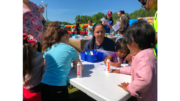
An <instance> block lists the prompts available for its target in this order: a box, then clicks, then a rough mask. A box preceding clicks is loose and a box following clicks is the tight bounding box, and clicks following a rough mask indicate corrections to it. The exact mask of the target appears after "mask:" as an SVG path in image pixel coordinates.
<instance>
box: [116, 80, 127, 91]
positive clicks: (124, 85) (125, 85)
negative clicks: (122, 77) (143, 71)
mask: <svg viewBox="0 0 180 101" xmlns="http://www.w3.org/2000/svg"><path fill="white" fill-rule="evenodd" d="M128 85H129V83H125V82H123V83H121V85H118V86H119V87H121V88H122V89H124V90H125V91H127V92H129V91H128V89H127V86H128Z"/></svg>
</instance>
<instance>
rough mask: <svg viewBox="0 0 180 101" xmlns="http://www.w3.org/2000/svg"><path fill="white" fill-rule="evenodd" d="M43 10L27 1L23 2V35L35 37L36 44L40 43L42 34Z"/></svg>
mask: <svg viewBox="0 0 180 101" xmlns="http://www.w3.org/2000/svg"><path fill="white" fill-rule="evenodd" d="M41 13H44V8H41V9H40V8H38V6H37V5H36V4H35V3H33V2H30V1H29V0H23V33H24V34H32V35H33V36H35V38H36V39H37V41H38V42H42V39H43V37H42V32H43V24H42V19H43V16H42V14H41Z"/></svg>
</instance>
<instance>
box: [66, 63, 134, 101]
mask: <svg viewBox="0 0 180 101" xmlns="http://www.w3.org/2000/svg"><path fill="white" fill-rule="evenodd" d="M82 64H83V66H84V70H83V72H82V78H77V71H76V69H73V70H71V71H70V73H69V83H70V84H71V85H73V86H75V87H76V88H78V89H79V90H81V91H83V92H84V93H86V94H87V95H89V96H90V97H92V98H94V99H95V100H97V101H126V100H127V99H128V98H130V97H131V95H130V94H129V93H128V92H126V91H124V90H123V89H122V88H120V87H119V86H118V84H120V83H122V82H129V83H130V82H131V76H130V75H124V74H116V73H107V72H106V71H104V70H105V68H106V66H105V65H104V63H103V62H96V63H89V62H86V61H82Z"/></svg>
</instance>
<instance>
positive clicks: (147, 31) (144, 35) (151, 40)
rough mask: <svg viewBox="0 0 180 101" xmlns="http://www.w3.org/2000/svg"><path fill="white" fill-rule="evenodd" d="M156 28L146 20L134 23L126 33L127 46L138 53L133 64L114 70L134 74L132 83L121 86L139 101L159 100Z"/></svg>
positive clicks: (114, 71) (133, 59)
mask: <svg viewBox="0 0 180 101" xmlns="http://www.w3.org/2000/svg"><path fill="white" fill-rule="evenodd" d="M154 36H155V30H154V29H153V27H152V26H151V25H150V24H148V23H147V22H145V21H138V22H136V23H134V24H133V25H132V26H131V27H130V28H129V29H128V31H127V32H126V33H125V38H126V40H127V46H128V48H129V49H130V51H131V52H134V53H137V54H136V55H135V56H134V57H133V58H132V64H131V66H127V67H122V68H120V70H112V71H113V73H122V74H128V75H131V76H132V82H131V83H121V85H119V87H121V88H123V89H124V90H125V91H127V92H129V93H130V94H131V96H134V97H136V98H137V100H138V101H157V59H156V54H155V52H154V48H155V37H154Z"/></svg>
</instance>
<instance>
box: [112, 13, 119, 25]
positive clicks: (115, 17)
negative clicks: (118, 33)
mask: <svg viewBox="0 0 180 101" xmlns="http://www.w3.org/2000/svg"><path fill="white" fill-rule="evenodd" d="M118 18H119V17H118V14H117V12H115V13H113V14H112V19H113V22H114V23H113V24H114V25H115V24H116V21H118V20H119V19H118Z"/></svg>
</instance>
